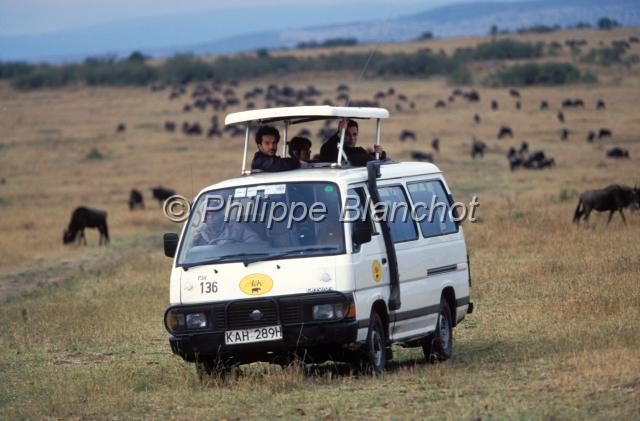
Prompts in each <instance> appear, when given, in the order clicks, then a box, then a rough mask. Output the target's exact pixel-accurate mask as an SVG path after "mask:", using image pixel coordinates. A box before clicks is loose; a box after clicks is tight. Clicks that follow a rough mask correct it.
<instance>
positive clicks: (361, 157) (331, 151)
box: [320, 119, 387, 167]
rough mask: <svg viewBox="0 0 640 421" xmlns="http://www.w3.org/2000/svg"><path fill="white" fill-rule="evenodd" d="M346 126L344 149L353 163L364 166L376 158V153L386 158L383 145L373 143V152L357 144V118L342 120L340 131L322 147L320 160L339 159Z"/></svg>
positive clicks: (332, 160) (334, 160) (331, 160)
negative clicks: (341, 140)
mask: <svg viewBox="0 0 640 421" xmlns="http://www.w3.org/2000/svg"><path fill="white" fill-rule="evenodd" d="M343 128H346V131H345V135H344V146H343V150H344V153H345V155H346V156H347V159H348V160H349V162H350V163H351V165H353V166H356V167H363V166H365V165H367V162H369V161H372V160H374V159H376V156H375V153H376V152H378V153H379V154H380V159H386V158H387V153H386V152H385V150H384V148H383V147H382V145H373V152H369V151H367V150H366V149H364V148H362V147H360V146H356V143H357V142H358V123H357V122H356V121H355V120H351V119H349V120H345V119H342V120H340V124H339V125H338V131H337V132H336V134H334V135H333V136H331V137H330V138H329V140H327V141H326V142H325V143H324V145H322V147H321V148H320V161H323V162H336V161H337V160H338V146H339V145H340V132H341V131H342V129H343Z"/></svg>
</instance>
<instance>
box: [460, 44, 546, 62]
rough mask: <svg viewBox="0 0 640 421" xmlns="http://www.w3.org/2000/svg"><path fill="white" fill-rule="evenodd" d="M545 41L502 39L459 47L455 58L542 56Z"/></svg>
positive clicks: (492, 58)
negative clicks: (468, 46) (532, 41)
mask: <svg viewBox="0 0 640 421" xmlns="http://www.w3.org/2000/svg"><path fill="white" fill-rule="evenodd" d="M543 53H544V43H542V42H538V43H536V44H532V43H530V42H524V41H516V40H513V39H502V40H497V41H492V42H485V43H481V44H478V45H477V46H476V47H475V48H465V49H458V50H456V52H455V54H454V58H456V59H459V60H465V61H466V60H513V59H528V58H537V57H542V55H543Z"/></svg>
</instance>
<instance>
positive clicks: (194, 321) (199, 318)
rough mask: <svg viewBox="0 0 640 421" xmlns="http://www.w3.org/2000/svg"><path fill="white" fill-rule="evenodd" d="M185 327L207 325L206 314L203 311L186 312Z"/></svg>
mask: <svg viewBox="0 0 640 421" xmlns="http://www.w3.org/2000/svg"><path fill="white" fill-rule="evenodd" d="M186 319H187V329H203V328H205V327H207V315H206V314H204V313H190V314H187V317H186Z"/></svg>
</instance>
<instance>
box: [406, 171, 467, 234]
mask: <svg viewBox="0 0 640 421" xmlns="http://www.w3.org/2000/svg"><path fill="white" fill-rule="evenodd" d="M407 187H408V188H409V194H410V195H411V200H412V201H413V206H414V208H415V212H416V217H417V220H418V221H419V223H420V229H421V230H422V235H423V236H424V237H433V236H436V235H446V234H452V233H454V232H457V231H458V226H457V224H456V223H455V222H454V221H453V220H452V219H451V211H450V209H451V204H450V203H449V197H448V196H447V193H446V192H445V190H444V186H443V185H442V183H441V182H440V181H439V180H430V181H418V182H415V183H407Z"/></svg>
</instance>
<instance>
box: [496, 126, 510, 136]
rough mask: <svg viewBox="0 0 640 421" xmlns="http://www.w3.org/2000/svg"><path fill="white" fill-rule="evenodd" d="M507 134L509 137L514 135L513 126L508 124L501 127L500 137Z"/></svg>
mask: <svg viewBox="0 0 640 421" xmlns="http://www.w3.org/2000/svg"><path fill="white" fill-rule="evenodd" d="M505 136H509V137H513V130H511V127H508V126H502V127H500V131H499V132H498V136H497V137H498V139H502V138H503V137H505Z"/></svg>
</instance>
